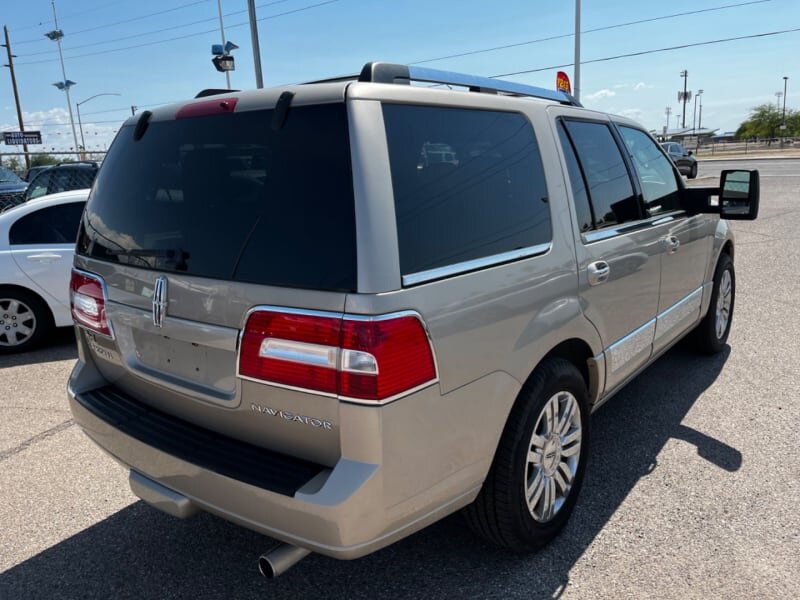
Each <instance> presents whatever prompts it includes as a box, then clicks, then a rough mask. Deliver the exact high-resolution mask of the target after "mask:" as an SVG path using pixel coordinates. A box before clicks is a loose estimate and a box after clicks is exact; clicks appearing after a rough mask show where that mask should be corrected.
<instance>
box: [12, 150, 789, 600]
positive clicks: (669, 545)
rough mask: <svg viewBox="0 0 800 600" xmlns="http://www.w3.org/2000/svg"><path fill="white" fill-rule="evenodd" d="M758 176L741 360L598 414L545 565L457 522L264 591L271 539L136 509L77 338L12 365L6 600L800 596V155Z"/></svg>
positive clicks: (657, 381)
mask: <svg viewBox="0 0 800 600" xmlns="http://www.w3.org/2000/svg"><path fill="white" fill-rule="evenodd" d="M734 166H735V167H736V168H759V169H761V172H762V177H761V215H760V218H759V220H757V221H755V222H740V223H734V225H733V226H734V229H735V232H736V241H737V245H736V257H735V263H736V269H737V298H736V306H735V314H734V323H733V330H732V332H731V335H730V338H729V344H730V347H729V349H728V350H726V351H725V352H723V353H722V354H720V355H718V356H716V357H712V358H708V357H699V356H697V355H695V354H693V353H691V351H690V350H689V349H688V348H686V347H684V346H678V347H676V348H675V349H673V350H672V351H670V352H669V353H668V354H667V355H665V356H664V357H663V358H661V359H660V360H659V361H658V362H657V363H655V364H654V365H653V366H652V367H650V368H649V369H648V370H647V371H646V372H645V373H643V374H642V375H641V376H639V377H638V378H637V379H636V380H634V381H633V382H632V383H631V384H630V385H629V386H628V387H627V388H626V389H625V390H624V391H622V392H621V393H620V394H618V395H617V396H616V397H615V398H614V399H613V400H612V401H610V402H609V403H607V404H606V405H605V406H604V407H603V408H602V409H600V410H599V411H598V412H597V413H596V414H595V415H594V422H593V431H594V438H593V440H592V448H591V451H592V454H591V458H590V465H589V469H588V472H587V477H586V481H585V484H584V489H583V492H582V497H581V500H580V501H579V503H578V506H577V508H576V511H575V513H574V515H573V518H572V520H571V521H570V523H569V525H568V526H567V528H566V530H565V531H564V532H563V533H562V535H561V536H559V538H557V539H556V541H555V542H554V543H552V544H551V545H550V546H548V547H547V548H546V549H544V550H543V551H542V552H540V553H539V554H536V555H533V556H517V555H510V554H506V553H502V552H498V551H496V550H493V549H491V548H488V547H486V546H484V545H483V544H482V543H481V542H479V541H477V540H476V539H475V538H473V537H472V536H471V535H470V534H469V533H468V532H467V531H466V529H465V526H464V525H463V524H462V522H461V519H460V516H459V515H454V516H452V517H450V518H447V519H445V520H444V521H442V522H440V523H438V524H436V525H434V526H432V527H429V528H428V529H426V530H424V531H422V532H420V533H418V534H416V535H414V536H412V537H410V538H408V539H406V540H403V541H402V542H400V543H398V544H395V545H394V546H391V547H389V548H387V549H385V550H382V551H380V552H378V553H376V554H373V555H371V556H368V557H366V558H363V559H360V560H357V561H351V562H340V561H335V560H332V559H329V558H326V557H322V556H316V555H312V556H310V557H309V558H307V559H305V560H304V561H302V562H300V563H299V564H298V565H297V566H296V567H294V568H293V569H292V570H290V571H289V572H288V573H287V574H285V575H283V576H281V577H280V578H279V579H276V580H271V581H267V580H264V579H262V578H261V576H260V575H259V574H258V571H257V567H256V559H257V557H258V555H259V554H260V553H261V552H262V551H264V550H266V549H268V548H269V547H270V546H271V545H272V542H271V540H269V539H267V538H264V537H262V536H259V535H257V534H255V533H251V532H249V531H246V530H244V529H241V528H239V527H236V526H234V525H231V524H229V523H226V522H224V521H221V520H219V519H217V518H214V517H211V516H208V515H201V516H198V517H195V518H193V519H191V520H188V521H180V520H177V519H173V518H171V517H169V516H166V515H163V514H161V513H159V512H158V511H156V510H155V509H152V508H150V507H149V506H148V505H146V504H145V503H143V502H140V501H138V499H137V498H135V497H134V496H133V495H132V494H131V493H130V491H129V490H128V486H127V473H126V471H125V470H124V469H123V468H122V467H120V466H119V465H118V464H116V463H115V462H114V461H113V460H112V459H111V458H109V457H108V456H106V455H105V454H103V453H102V452H101V451H100V450H99V449H98V448H97V447H96V446H94V445H93V444H92V443H91V442H90V441H89V440H88V438H86V437H85V436H84V435H83V434H82V433H81V431H80V430H79V428H78V427H77V426H76V425H74V424H73V422H72V420H71V416H70V414H69V411H68V409H67V402H66V397H65V391H64V387H65V380H66V378H67V376H68V374H69V371H70V369H71V366H72V364H73V363H74V361H75V358H76V353H75V350H74V348H73V344H74V340H73V338H72V334H71V332H70V331H69V330H66V331H62V332H60V333H59V335H58V337H57V339H56V340H55V341H54V343H52V344H51V345H49V346H48V347H46V348H44V349H42V350H39V351H36V352H33V353H30V354H26V355H20V356H15V357H7V356H4V357H0V531H1V532H2V533H0V599H3V600H5V599H17V598H79V597H80V598H95V597H97V598H129V597H130V598H295V599H297V598H310V597H318V598H356V597H364V598H426V599H432V598H462V597H469V598H551V597H559V596H560V597H564V598H588V597H592V598H597V597H602V598H622V597H631V598H642V597H657V598H788V597H796V596H795V595H796V593H797V592H796V587H797V583H796V579H797V577H798V574H800V568H798V563H800V445H798V443H797V439H798V433H797V432H798V430H800V402H799V401H798V400H799V398H798V391H797V390H798V389H800V366H799V365H798V357H800V317H798V311H797V308H796V305H797V303H796V302H795V300H796V299H797V298H798V297H800V283H799V282H798V277H797V265H798V264H800V246H799V245H798V239H799V238H800V236H798V231H800V205H798V202H800V199H799V198H798V194H797V190H798V186H800V160H766V161H758V160H752V161H747V162H745V161H735V162H731V161H726V162H719V161H704V162H701V163H700V175H699V177H698V180H697V181H696V182H697V183H698V184H704V185H714V181H715V179H716V178H717V176H718V173H719V171H720V169H723V168H733V167H734Z"/></svg>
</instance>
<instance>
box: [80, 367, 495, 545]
mask: <svg viewBox="0 0 800 600" xmlns="http://www.w3.org/2000/svg"><path fill="white" fill-rule="evenodd" d="M83 367H85V363H83V362H82V361H79V362H78V364H77V365H76V368H75V372H74V373H73V376H72V378H71V381H70V386H69V389H68V392H69V403H70V409H71V411H72V413H73V415H74V417H75V420H76V422H77V423H78V424H79V425H80V426H81V427H82V428H83V430H84V431H85V433H86V434H87V435H88V436H89V437H90V438H91V439H92V440H93V441H94V442H95V443H97V444H98V445H99V446H100V447H101V448H103V449H104V450H105V451H106V452H108V453H109V454H111V455H112V456H113V457H114V458H115V459H116V460H118V461H119V462H120V463H122V464H123V465H124V466H126V467H127V468H129V469H131V471H132V473H131V481H132V486H131V487H132V489H133V490H134V492H135V493H136V494H137V495H138V496H139V497H141V498H143V499H144V500H146V501H147V502H149V503H150V504H152V505H154V506H156V507H157V508H160V509H161V510H164V511H165V512H168V513H170V514H173V515H175V516H179V517H184V516H189V515H191V514H193V513H194V512H195V511H196V510H202V511H205V512H209V513H212V514H215V515H217V516H219V517H221V518H223V519H226V520H229V521H232V522H234V523H237V524H239V525H241V526H244V527H247V528H249V529H252V530H254V531H257V532H260V533H263V534H265V535H268V536H270V537H273V538H276V539H278V540H281V541H283V542H286V543H289V544H293V545H296V546H300V547H303V548H307V549H309V550H311V551H314V552H318V553H321V554H325V555H328V556H331V557H334V558H340V559H352V558H358V557H361V556H364V555H366V554H369V553H371V552H374V551H375V550H378V549H380V548H382V547H384V546H387V545H389V544H391V543H393V542H395V541H397V540H399V539H401V538H403V537H405V536H407V535H409V534H411V533H413V532H415V531H418V530H420V529H422V528H423V527H425V526H427V525H428V524H430V523H432V522H434V521H436V520H438V519H441V518H442V517H444V516H446V515H448V514H450V513H452V512H454V511H456V510H458V509H459V508H461V507H463V506H465V505H467V504H468V503H470V502H471V501H472V500H474V498H475V496H476V495H477V493H478V491H479V490H480V485H481V483H482V481H483V478H484V477H485V474H486V471H487V470H488V466H489V463H490V461H491V454H489V455H488V456H487V457H486V458H485V459H484V460H482V461H479V462H470V463H469V464H467V465H465V466H463V467H462V468H460V469H453V470H451V471H450V472H449V473H448V476H447V477H443V478H441V479H440V481H439V482H438V483H436V484H435V485H432V486H428V487H426V488H424V489H421V490H419V491H418V492H417V491H415V492H414V493H413V494H409V495H408V497H406V498H404V499H402V500H401V501H399V502H398V501H397V500H398V496H397V494H396V493H395V492H394V490H396V489H397V488H398V486H400V487H406V488H408V487H409V486H411V485H412V482H411V481H409V480H408V479H407V476H404V475H403V474H402V473H399V471H400V467H398V466H397V465H398V464H401V463H402V462H403V460H404V459H405V462H406V465H407V463H408V459H409V457H408V455H406V456H397V454H399V452H393V453H392V457H391V459H387V458H386V456H385V454H384V460H383V461H380V462H382V463H383V464H370V463H366V462H360V461H357V460H351V459H348V458H341V459H340V460H339V461H338V462H337V463H336V464H335V466H334V467H333V468H327V467H323V466H318V465H312V467H316V468H317V470H316V471H315V470H314V469H313V468H312V470H311V471H306V472H305V473H306V474H305V475H304V476H303V480H302V481H301V483H300V484H299V487H296V489H295V490H293V489H291V486H290V489H282V490H277V489H267V488H268V487H270V484H269V482H267V483H264V482H257V481H256V482H254V481H253V480H252V479H250V480H249V481H244V480H242V479H248V478H247V477H241V476H239V475H237V474H235V473H232V472H230V470H226V469H224V468H219V467H218V466H216V465H211V466H209V465H205V464H196V463H197V462H202V461H194V460H188V459H187V457H186V456H185V455H184V456H180V454H181V453H180V452H173V451H169V449H168V448H167V449H165V448H164V447H163V446H162V447H160V448H159V447H156V446H154V445H153V443H152V440H149V441H145V439H147V436H143V435H141V434H140V433H139V432H138V431H137V430H136V428H135V427H133V428H132V427H130V426H123V425H121V424H120V423H119V422H118V421H115V418H113V416H112V417H110V416H109V415H108V414H107V413H105V412H104V411H102V410H98V409H97V407H92V406H91V403H90V402H87V401H86V399H87V396H89V395H91V394H92V392H86V391H78V392H76V389H78V390H83V389H85V388H86V387H89V388H90V389H93V390H97V387H93V386H91V385H87V384H89V381H87V379H91V380H94V378H93V377H88V378H87V377H81V376H80V371H81V370H82V368H83ZM89 371H91V369H89ZM76 382H80V383H81V385H77V384H76ZM94 383H95V386H96V385H97V384H100V383H105V382H99V381H97V380H94ZM437 395H438V394H437ZM439 401H440V402H442V399H441V397H439ZM401 404H403V403H395V404H393V405H390V406H392V407H394V408H393V409H392V410H395V411H397V410H416V409H415V408H414V407H413V405H409V408H408V409H406V408H403V407H401V406H399V405H401ZM386 408H388V407H386ZM386 408H384V409H381V410H386ZM358 410H377V409H364V408H363V407H358ZM394 416H395V417H396V416H397V415H396V414H395V415H394ZM380 429H381V428H380V427H379V430H380ZM384 433H385V431H384ZM404 437H405V436H404ZM425 443H426V442H425V440H424V439H417V440H413V439H411V440H410V439H407V438H406V439H405V445H406V446H408V447H409V448H412V450H409V452H410V453H413V452H416V451H419V449H420V446H421V445H424V444H425ZM428 449H429V450H430V449H431V448H428ZM384 450H385V451H386V450H388V448H385V449H384ZM251 459H252V457H251ZM288 460H289V461H290V462H291V461H292V460H294V459H291V458H288ZM300 462H302V461H300ZM414 462H416V461H414ZM287 464H288V463H287ZM306 466H307V465H306ZM419 466H421V465H419ZM446 466H448V465H446V464H445V467H446ZM453 466H454V465H453V463H450V465H449V467H450V468H452V467H453ZM445 467H443V468H445ZM220 471H222V472H220ZM306 479H307V480H306ZM398 481H400V482H401V483H398Z"/></svg>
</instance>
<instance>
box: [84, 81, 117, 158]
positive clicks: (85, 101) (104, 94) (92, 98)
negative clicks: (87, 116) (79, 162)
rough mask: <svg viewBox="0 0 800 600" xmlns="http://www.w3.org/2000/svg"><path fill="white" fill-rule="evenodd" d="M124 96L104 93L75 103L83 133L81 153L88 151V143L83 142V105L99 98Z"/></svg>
mask: <svg viewBox="0 0 800 600" xmlns="http://www.w3.org/2000/svg"><path fill="white" fill-rule="evenodd" d="M121 95H122V94H117V93H116V92H103V93H102V94H95V95H94V96H90V97H89V98H87V99H86V100H81V101H80V102H76V103H75V108H76V109H77V111H78V129H79V130H80V132H81V151H83V152H85V151H86V142H85V141H84V140H83V123H81V104H86V103H87V102H88V101H89V100H94V99H95V98H97V97H99V96H121Z"/></svg>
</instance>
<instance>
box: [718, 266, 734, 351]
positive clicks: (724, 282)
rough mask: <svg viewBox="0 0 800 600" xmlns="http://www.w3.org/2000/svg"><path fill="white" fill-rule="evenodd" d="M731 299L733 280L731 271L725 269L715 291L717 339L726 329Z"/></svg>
mask: <svg viewBox="0 0 800 600" xmlns="http://www.w3.org/2000/svg"><path fill="white" fill-rule="evenodd" d="M732 299H733V280H732V279H731V273H730V271H728V270H727V269H726V270H725V271H723V273H722V277H721V278H720V280H719V292H718V293H717V311H716V317H717V318H716V320H715V326H716V327H715V329H716V334H717V339H718V340H721V339H722V338H723V336H724V335H725V332H726V331H727V329H728V323H729V322H730V320H731V301H732Z"/></svg>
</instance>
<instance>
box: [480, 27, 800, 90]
mask: <svg viewBox="0 0 800 600" xmlns="http://www.w3.org/2000/svg"><path fill="white" fill-rule="evenodd" d="M797 31H800V27H795V28H793V29H784V30H781V31H769V32H766V33H753V34H751V35H740V36H737V37H730V38H721V39H718V40H708V41H705V42H694V43H691V44H681V45H679V46H667V47H666V48H655V49H653V50H640V51H639V52H629V53H627V54H617V55H615V56H605V57H603V58H593V59H591V60H582V61H581V64H582V65H585V64H591V63H599V62H607V61H610V60H618V59H620V58H630V57H632V56H644V55H645V54H656V53H658V52H669V51H671V50H683V49H685V48H697V47H698V46H710V45H712V44H722V43H725V42H736V41H741V40H750V39H754V38H760V37H769V36H773V35H782V34H784V33H794V32H797ZM572 65H573V63H564V64H561V65H552V66H549V67H539V68H536V69H525V70H524V71H514V72H512V73H500V74H499V75H490V76H489V77H491V78H492V79H495V78H498V77H510V76H512V75H526V74H528V73H539V72H541V71H550V70H552V69H563V68H565V67H571V66H572Z"/></svg>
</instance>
